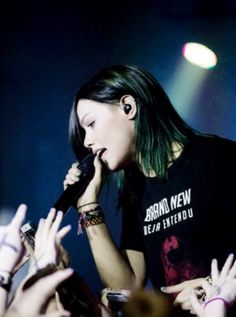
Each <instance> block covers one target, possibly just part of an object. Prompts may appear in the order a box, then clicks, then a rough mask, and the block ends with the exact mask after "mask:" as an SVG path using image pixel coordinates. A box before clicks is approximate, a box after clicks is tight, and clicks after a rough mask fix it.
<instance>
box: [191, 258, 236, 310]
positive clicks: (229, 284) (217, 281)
mask: <svg viewBox="0 0 236 317" xmlns="http://www.w3.org/2000/svg"><path fill="white" fill-rule="evenodd" d="M233 260H234V256H233V254H230V255H229V256H228V258H227V260H226V261H225V264H224V266H223V268H222V270H221V271H219V269H218V262H217V260H216V259H213V260H212V264H211V278H212V283H211V284H210V283H209V282H207V281H204V282H203V283H202V288H203V289H204V290H205V293H206V298H205V303H204V305H202V304H201V303H200V302H199V300H198V298H197V297H196V295H195V293H194V292H192V295H191V303H192V307H193V309H194V311H195V312H196V313H197V315H198V316H205V309H204V307H206V306H208V305H210V303H211V302H215V301H218V300H219V301H221V303H223V304H224V305H225V304H226V305H227V303H228V304H229V305H230V304H232V303H233V302H234V301H235V300H236V261H234V262H233ZM219 298H220V299H219Z"/></svg>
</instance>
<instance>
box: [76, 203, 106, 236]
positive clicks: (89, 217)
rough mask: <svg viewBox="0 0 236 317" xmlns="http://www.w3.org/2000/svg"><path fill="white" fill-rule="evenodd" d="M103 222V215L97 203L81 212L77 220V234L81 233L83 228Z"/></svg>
mask: <svg viewBox="0 0 236 317" xmlns="http://www.w3.org/2000/svg"><path fill="white" fill-rule="evenodd" d="M104 222H105V217H104V214H103V212H102V209H101V207H100V206H99V205H98V206H96V207H95V208H92V209H89V210H87V211H85V212H82V213H81V214H80V216H79V221H78V234H81V233H83V229H84V228H88V227H90V226H95V225H99V224H100V223H104Z"/></svg>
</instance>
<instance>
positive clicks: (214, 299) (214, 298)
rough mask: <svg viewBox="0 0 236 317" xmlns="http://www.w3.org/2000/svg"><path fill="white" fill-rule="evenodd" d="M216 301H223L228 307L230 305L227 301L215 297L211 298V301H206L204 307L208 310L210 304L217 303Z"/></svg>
mask: <svg viewBox="0 0 236 317" xmlns="http://www.w3.org/2000/svg"><path fill="white" fill-rule="evenodd" d="M216 300H221V301H222V302H223V303H224V304H225V305H226V306H228V305H229V303H228V302H227V300H225V299H224V298H223V297H213V298H210V299H209V300H207V301H206V303H205V305H204V308H206V306H207V305H208V304H210V303H211V302H213V301H216Z"/></svg>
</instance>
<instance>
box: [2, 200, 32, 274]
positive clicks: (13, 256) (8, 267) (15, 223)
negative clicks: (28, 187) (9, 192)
mask: <svg viewBox="0 0 236 317" xmlns="http://www.w3.org/2000/svg"><path fill="white" fill-rule="evenodd" d="M26 209H27V207H26V205H24V204H22V205H20V206H19V207H18V209H17V211H16V214H15V216H14V217H13V218H12V220H11V222H10V223H9V224H8V225H7V226H0V259H1V263H0V271H4V272H9V273H13V272H14V269H15V267H16V265H17V263H18V262H19V261H20V259H21V257H22V256H23V252H24V248H23V245H22V242H21V234H20V228H21V226H22V224H23V221H24V219H25V214H26Z"/></svg>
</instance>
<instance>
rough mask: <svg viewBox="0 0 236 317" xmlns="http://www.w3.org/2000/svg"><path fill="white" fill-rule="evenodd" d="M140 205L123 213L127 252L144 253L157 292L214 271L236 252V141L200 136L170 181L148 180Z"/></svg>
mask: <svg viewBox="0 0 236 317" xmlns="http://www.w3.org/2000/svg"><path fill="white" fill-rule="evenodd" d="M142 186H143V188H142V194H141V197H140V201H139V206H138V208H137V209H135V210H131V209H130V210H127V211H126V212H124V213H123V226H122V235H121V248H122V249H130V250H137V251H141V252H143V253H144V256H145V261H146V267H147V272H148V277H149V278H150V279H151V282H152V284H153V286H154V287H155V288H159V287H160V286H165V285H175V284H178V283H180V282H182V281H184V280H189V279H194V278H197V277H204V276H207V275H209V273H210V263H211V260H212V259H213V258H216V259H217V260H219V266H220V267H221V265H222V264H223V263H224V262H225V260H226V258H227V256H228V255H229V253H232V252H233V253H235V255H236V250H235V249H236V248H235V231H236V217H235V212H236V204H235V198H236V142H234V141H230V140H227V139H223V138H220V137H216V136H194V137H193V139H192V140H191V141H190V143H189V144H188V145H187V146H186V147H185V148H184V150H183V152H182V154H181V156H180V157H179V158H178V159H177V160H176V161H175V162H174V163H173V164H172V165H171V166H170V167H169V169H168V179H167V180H158V179H157V178H156V177H153V178H145V179H144V182H143V184H142Z"/></svg>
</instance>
